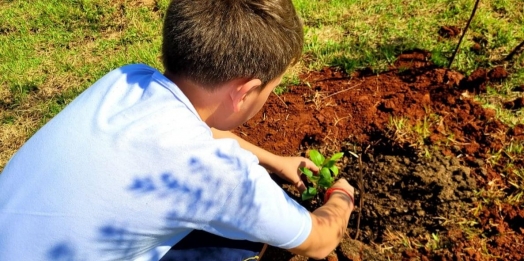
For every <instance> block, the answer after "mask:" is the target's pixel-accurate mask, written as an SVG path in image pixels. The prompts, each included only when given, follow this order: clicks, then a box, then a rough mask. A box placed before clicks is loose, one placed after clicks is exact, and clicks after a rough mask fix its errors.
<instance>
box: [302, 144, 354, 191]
mask: <svg viewBox="0 0 524 261" xmlns="http://www.w3.org/2000/svg"><path fill="white" fill-rule="evenodd" d="M343 156H344V152H338V153H335V154H333V156H331V158H325V157H324V156H323V155H322V154H321V153H320V152H319V151H317V150H310V151H309V158H310V159H311V161H313V163H315V165H317V166H318V167H319V169H320V171H319V173H318V175H315V174H314V173H313V172H312V171H311V170H309V169H307V168H300V171H301V172H302V173H303V174H304V175H305V176H306V177H307V180H308V181H309V182H310V183H311V185H312V186H308V187H307V188H306V190H305V191H304V192H303V193H302V200H310V199H313V198H314V197H315V196H316V195H317V193H318V188H320V189H327V188H329V187H331V186H332V185H333V182H334V181H335V177H336V176H337V175H338V173H339V171H338V167H337V166H336V165H335V163H336V162H337V161H338V160H339V159H341V158H342V157H343Z"/></svg>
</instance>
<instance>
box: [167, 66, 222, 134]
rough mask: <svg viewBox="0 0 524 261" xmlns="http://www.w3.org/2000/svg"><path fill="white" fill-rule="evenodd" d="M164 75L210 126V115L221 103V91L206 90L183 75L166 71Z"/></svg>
mask: <svg viewBox="0 0 524 261" xmlns="http://www.w3.org/2000/svg"><path fill="white" fill-rule="evenodd" d="M164 76H166V77H167V78H168V79H169V80H171V81H172V82H173V83H175V84H176V86H178V88H179V89H180V90H181V91H182V93H184V95H185V96H186V97H187V99H188V100H189V102H191V104H192V105H193V107H194V108H195V110H196V111H197V113H198V115H199V116H200V118H201V119H202V121H204V122H205V123H206V124H207V125H208V126H210V127H212V125H213V124H212V123H211V122H212V116H213V115H214V114H215V113H216V112H217V110H218V109H219V108H220V106H221V105H222V103H223V99H222V97H224V96H223V93H221V91H220V90H217V91H209V90H206V89H205V88H203V87H202V86H200V85H199V84H196V83H195V82H193V81H190V80H188V79H187V78H185V77H180V76H176V75H173V74H171V73H169V72H167V71H166V72H165V73H164Z"/></svg>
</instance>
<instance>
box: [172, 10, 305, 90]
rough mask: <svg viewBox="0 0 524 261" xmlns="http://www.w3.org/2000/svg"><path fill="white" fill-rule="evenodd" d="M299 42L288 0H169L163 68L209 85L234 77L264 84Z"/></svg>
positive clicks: (292, 58)
mask: <svg viewBox="0 0 524 261" xmlns="http://www.w3.org/2000/svg"><path fill="white" fill-rule="evenodd" d="M302 45H303V31H302V24H301V22H300V20H299V18H298V16H297V14H296V12H295V9H294V6H293V4H292V2H291V0H172V1H171V4H170V5H169V7H168V10H167V13H166V17H165V20H164V29H163V44H162V57H163V63H164V67H165V69H166V71H167V72H169V73H170V74H172V75H177V76H179V77H184V78H186V79H188V80H191V81H193V82H195V83H197V84H199V85H200V86H203V87H205V88H208V89H209V90H213V89H215V88H217V87H218V86H220V85H221V84H223V83H225V82H228V81H231V80H234V79H239V78H243V79H260V81H261V83H262V84H261V86H262V87H264V86H265V85H266V84H267V83H269V82H270V81H272V80H274V79H277V78H278V77H279V76H281V75H282V74H283V73H284V71H285V70H286V69H287V68H288V67H289V65H291V64H293V63H295V62H297V60H298V59H299V57H300V55H301V53H302Z"/></svg>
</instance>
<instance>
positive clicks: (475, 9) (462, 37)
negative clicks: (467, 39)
mask: <svg viewBox="0 0 524 261" xmlns="http://www.w3.org/2000/svg"><path fill="white" fill-rule="evenodd" d="M479 2H480V0H477V1H475V6H473V11H472V12H471V16H470V17H469V20H468V23H467V24H466V27H465V28H464V31H463V32H462V35H461V36H460V40H459V42H458V44H457V48H455V51H454V52H453V55H452V56H451V60H449V64H448V69H450V68H451V64H453V60H455V56H456V55H457V52H458V50H459V48H460V44H461V43H462V39H464V36H465V35H466V32H467V31H468V28H469V24H470V23H471V20H473V17H474V16H475V12H476V11H477V7H478V5H479Z"/></svg>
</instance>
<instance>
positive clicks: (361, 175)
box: [354, 146, 369, 240]
mask: <svg viewBox="0 0 524 261" xmlns="http://www.w3.org/2000/svg"><path fill="white" fill-rule="evenodd" d="M368 149H369V146H368V147H367V148H366V149H365V150H364V152H363V154H364V153H366V151H367V150H368ZM354 156H355V157H357V158H358V164H359V171H358V182H357V183H358V189H359V190H360V199H359V202H358V205H359V206H358V209H359V211H358V216H357V232H356V233H355V238H354V239H355V240H358V237H359V236H360V219H361V217H362V208H363V207H364V197H365V195H366V193H365V190H364V172H363V171H362V157H358V156H357V155H354Z"/></svg>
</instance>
